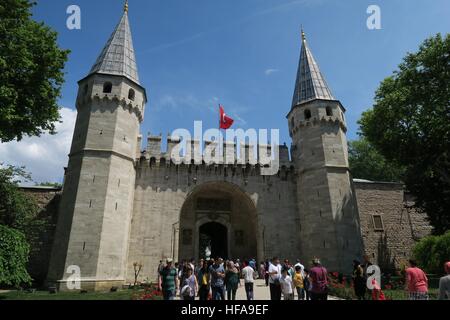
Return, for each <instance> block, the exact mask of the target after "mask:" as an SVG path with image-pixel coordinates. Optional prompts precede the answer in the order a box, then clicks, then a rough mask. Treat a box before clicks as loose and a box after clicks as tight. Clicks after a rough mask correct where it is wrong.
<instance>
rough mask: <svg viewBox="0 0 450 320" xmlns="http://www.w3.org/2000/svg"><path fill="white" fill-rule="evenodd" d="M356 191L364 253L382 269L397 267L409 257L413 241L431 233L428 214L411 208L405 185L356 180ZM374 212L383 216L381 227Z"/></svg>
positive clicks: (387, 269)
mask: <svg viewBox="0 0 450 320" xmlns="http://www.w3.org/2000/svg"><path fill="white" fill-rule="evenodd" d="M355 190H356V196H357V203H358V209H359V214H360V221H361V232H362V237H363V241H364V250H365V254H367V255H368V256H369V257H370V259H371V260H372V262H373V263H375V264H378V265H379V266H380V267H381V268H382V270H383V271H389V270H393V269H395V268H398V267H399V266H400V265H401V264H402V263H405V262H406V261H407V260H408V259H409V258H410V256H411V250H412V248H413V246H414V244H415V243H416V242H417V241H418V240H420V239H421V238H422V237H425V236H427V235H429V234H430V232H431V226H430V225H429V224H428V222H427V220H426V215H425V214H424V213H420V212H418V211H417V210H414V209H412V208H411V206H412V204H413V201H412V198H411V197H410V196H409V195H408V194H406V193H405V192H404V189H403V185H402V184H398V183H378V182H364V181H356V182H355ZM374 215H380V216H381V218H382V223H383V228H382V229H380V230H376V229H375V225H374V220H373V216H374Z"/></svg>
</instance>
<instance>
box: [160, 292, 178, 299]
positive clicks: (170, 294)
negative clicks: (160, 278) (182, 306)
mask: <svg viewBox="0 0 450 320" xmlns="http://www.w3.org/2000/svg"><path fill="white" fill-rule="evenodd" d="M163 297H164V300H174V299H175V290H163Z"/></svg>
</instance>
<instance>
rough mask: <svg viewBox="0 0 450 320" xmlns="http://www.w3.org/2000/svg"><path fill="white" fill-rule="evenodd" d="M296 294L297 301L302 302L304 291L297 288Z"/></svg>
mask: <svg viewBox="0 0 450 320" xmlns="http://www.w3.org/2000/svg"><path fill="white" fill-rule="evenodd" d="M297 294H298V300H304V299H305V289H303V288H297Z"/></svg>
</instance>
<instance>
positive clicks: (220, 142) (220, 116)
mask: <svg viewBox="0 0 450 320" xmlns="http://www.w3.org/2000/svg"><path fill="white" fill-rule="evenodd" d="M221 106H222V105H221V104H220V103H219V151H218V152H219V162H221V161H220V159H221V158H220V156H221V154H220V152H221V149H222V148H221V146H220V145H221V144H222V140H220V138H221V136H222V135H221V131H220V129H221V127H222V112H221V110H220V107H221ZM222 160H223V155H222ZM219 164H220V163H219Z"/></svg>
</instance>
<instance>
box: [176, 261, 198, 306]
mask: <svg viewBox="0 0 450 320" xmlns="http://www.w3.org/2000/svg"><path fill="white" fill-rule="evenodd" d="M197 291H198V282H197V277H196V276H195V275H194V270H193V269H192V268H191V267H190V266H188V267H187V269H186V278H185V280H184V283H183V287H182V289H181V294H180V296H182V297H183V300H189V301H193V300H195V293H196V292H197Z"/></svg>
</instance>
